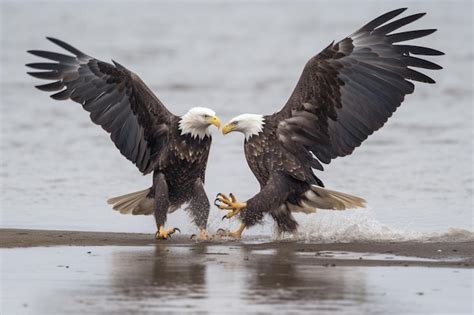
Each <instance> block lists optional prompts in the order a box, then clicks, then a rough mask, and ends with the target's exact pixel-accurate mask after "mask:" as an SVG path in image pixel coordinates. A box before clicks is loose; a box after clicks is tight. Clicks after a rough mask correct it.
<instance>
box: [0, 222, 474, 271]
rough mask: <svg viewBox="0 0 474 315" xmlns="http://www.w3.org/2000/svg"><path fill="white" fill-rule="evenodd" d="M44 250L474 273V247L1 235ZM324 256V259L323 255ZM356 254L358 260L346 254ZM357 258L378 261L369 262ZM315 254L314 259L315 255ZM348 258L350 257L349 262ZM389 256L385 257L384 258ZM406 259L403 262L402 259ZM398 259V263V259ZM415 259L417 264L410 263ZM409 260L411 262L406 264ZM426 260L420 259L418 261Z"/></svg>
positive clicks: (0, 244) (4, 243) (3, 240)
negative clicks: (190, 252) (179, 253)
mask: <svg viewBox="0 0 474 315" xmlns="http://www.w3.org/2000/svg"><path fill="white" fill-rule="evenodd" d="M38 246H42V247H45V246H82V247H87V246H156V247H160V248H172V247H189V248H193V247H196V246H206V247H209V248H211V249H212V248H214V247H215V248H220V247H223V246H226V247H233V248H242V249H244V250H249V251H252V250H257V251H259V250H260V251H261V250H268V251H271V250H285V251H288V252H293V253H294V252H296V253H303V254H305V256H304V257H303V256H301V259H308V257H310V259H311V261H312V263H313V264H314V265H327V264H335V263H338V264H339V265H344V266H406V265H414V266H428V267H468V268H472V267H474V242H473V241H468V242H416V241H408V242H375V241H372V242H351V243H328V244H317V243H312V242H308V241H296V240H282V241H276V242H275V241H269V240H268V239H267V240H266V241H265V238H263V237H257V236H251V237H249V238H244V239H243V240H232V239H226V238H220V237H218V238H217V239H213V240H210V241H199V240H198V241H196V240H193V239H191V236H190V235H179V234H175V235H174V236H173V238H172V239H170V240H166V241H161V240H160V241H156V240H154V235H153V234H144V233H111V232H80V231H50V230H28V229H0V248H16V247H38ZM322 252H323V253H324V254H321V253H322ZM342 252H347V253H349V252H351V253H352V255H347V254H341V253H342ZM357 253H359V254H360V253H365V254H370V255H372V256H374V257H371V258H370V259H363V256H361V255H357ZM310 254H312V255H310ZM346 255H347V256H346ZM384 255H385V256H384ZM396 256H400V257H396ZM395 257H396V259H394V258H395ZM410 257H411V259H410ZM404 258H407V259H404ZM416 258H420V259H416Z"/></svg>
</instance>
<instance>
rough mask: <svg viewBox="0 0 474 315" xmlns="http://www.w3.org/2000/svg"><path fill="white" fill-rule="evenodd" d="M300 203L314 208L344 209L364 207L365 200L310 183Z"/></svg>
mask: <svg viewBox="0 0 474 315" xmlns="http://www.w3.org/2000/svg"><path fill="white" fill-rule="evenodd" d="M301 199H302V200H301V201H302V204H303V205H305V206H306V207H307V206H311V207H314V208H315V209H326V210H346V209H352V208H365V203H366V201H365V200H364V199H362V198H360V197H357V196H353V195H349V194H346V193H343V192H339V191H334V190H329V189H326V188H324V187H320V186H317V185H311V189H309V190H307V191H306V192H305V193H304V194H303V196H302V198H301Z"/></svg>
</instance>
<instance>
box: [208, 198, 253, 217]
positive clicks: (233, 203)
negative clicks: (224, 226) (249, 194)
mask: <svg viewBox="0 0 474 315" xmlns="http://www.w3.org/2000/svg"><path fill="white" fill-rule="evenodd" d="M214 204H215V205H216V206H217V207H218V208H219V209H221V210H231V211H229V212H228V213H227V214H226V215H225V216H223V217H222V220H224V219H230V218H232V217H233V216H235V215H237V214H239V212H240V210H242V209H244V208H245V207H247V204H246V203H245V202H238V201H237V198H236V197H235V195H234V194H233V193H230V194H229V197H227V196H226V195H225V194H223V193H218V194H217V196H216V199H215V200H214Z"/></svg>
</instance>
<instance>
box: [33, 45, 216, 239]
mask: <svg viewBox="0 0 474 315" xmlns="http://www.w3.org/2000/svg"><path fill="white" fill-rule="evenodd" d="M48 40H50V41H51V42H53V43H54V44H56V45H58V46H60V47H61V48H63V49H65V50H66V51H68V52H69V53H70V54H67V55H66V54H62V53H56V52H50V51H43V50H30V51H28V52H29V53H31V54H33V55H35V56H38V57H42V58H45V59H47V61H48V62H39V63H30V64H27V66H28V67H30V68H33V69H36V70H40V71H36V72H28V74H30V75H31V76H33V77H36V78H39V79H43V80H52V82H50V83H48V84H43V85H38V86H36V87H37V88H38V89H39V90H42V91H46V92H55V93H54V94H53V95H51V97H52V98H53V99H56V100H67V99H70V100H72V101H74V102H77V103H79V104H81V105H82V107H83V108H84V110H86V111H88V112H89V113H90V118H91V120H92V122H94V123H95V124H97V125H100V126H101V127H102V128H103V129H104V130H105V131H106V132H107V133H109V134H110V138H111V140H112V142H113V143H114V144H115V146H116V147H117V149H119V150H120V153H121V154H122V155H123V156H124V157H125V158H127V159H128V160H130V161H131V162H132V163H133V164H135V165H136V166H137V168H138V170H139V171H140V172H141V173H143V174H148V173H153V185H152V187H151V188H148V189H145V190H142V191H138V192H134V193H130V194H126V195H123V196H119V197H115V198H111V199H109V200H108V202H109V203H110V204H113V208H114V209H115V210H118V211H120V212H121V213H131V214H153V215H154V216H155V220H156V224H157V227H158V228H159V233H157V238H168V237H169V235H171V234H172V233H174V231H175V230H176V229H174V228H172V229H168V230H165V229H164V224H165V222H166V215H167V213H168V212H171V211H174V210H176V209H177V208H179V207H181V206H182V205H183V204H184V203H188V209H190V210H191V214H192V217H193V220H194V222H195V223H196V225H197V226H198V227H199V228H200V229H201V232H205V228H206V224H207V218H208V214H209V208H210V206H209V201H208V199H207V196H206V193H205V191H204V173H205V171H206V164H207V159H208V156H209V149H210V146H211V135H210V131H209V127H210V125H215V126H216V127H217V128H219V127H220V120H219V118H218V117H217V116H216V115H215V112H214V111H212V110H211V109H208V108H204V107H194V108H191V109H190V110H189V111H188V112H186V113H185V114H184V115H182V116H176V115H174V114H172V113H171V112H170V111H169V110H168V109H167V108H166V107H165V106H164V105H163V103H162V102H161V101H160V100H159V99H158V97H156V95H155V94H154V93H153V92H152V91H151V90H150V89H149V88H148V86H147V85H146V84H145V83H144V82H143V81H142V80H141V79H140V77H139V76H138V75H136V74H135V73H133V72H132V71H130V70H128V69H127V68H125V67H124V66H122V65H120V64H119V63H117V62H115V61H113V64H110V63H107V62H103V61H100V60H98V59H95V58H94V57H91V56H89V55H87V54H85V53H83V52H81V51H80V50H78V49H76V48H74V47H72V46H71V45H69V44H67V43H65V42H63V41H61V40H58V39H55V38H48ZM71 54H72V55H71ZM202 235H207V232H205V233H202Z"/></svg>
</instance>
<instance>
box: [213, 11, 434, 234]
mask: <svg viewBox="0 0 474 315" xmlns="http://www.w3.org/2000/svg"><path fill="white" fill-rule="evenodd" d="M405 10H406V9H398V10H394V11H391V12H388V13H386V14H384V15H382V16H380V17H378V18H376V19H374V20H373V21H371V22H369V23H367V24H366V25H364V26H363V27H362V28H360V29H359V30H357V31H356V32H354V33H353V34H352V35H350V36H348V37H346V38H344V39H343V40H341V41H339V42H338V43H334V42H333V43H331V44H330V45H329V46H327V47H326V48H325V49H323V51H322V52H320V53H319V54H318V55H316V56H314V57H313V58H311V59H310V60H309V61H308V62H307V63H306V66H305V67H304V69H303V73H302V74H301V77H300V79H299V81H298V83H297V85H296V88H295V89H294V91H293V93H292V94H291V96H290V98H289V100H288V101H287V103H286V105H285V106H284V107H283V108H282V109H281V110H280V111H279V112H276V113H274V114H272V115H257V114H243V115H240V116H237V117H235V118H233V119H232V120H231V121H230V122H229V123H227V124H226V125H225V126H224V128H223V130H222V132H223V133H224V134H227V133H229V132H232V131H238V132H241V133H243V134H244V136H245V144H244V147H245V156H246V159H247V162H248V165H249V166H250V169H251V170H252V172H253V173H254V175H255V176H256V178H257V180H258V182H259V183H260V187H261V189H260V192H259V193H258V194H256V195H255V196H253V197H252V198H250V199H249V200H247V201H246V202H238V201H237V199H236V197H235V196H234V195H232V194H231V195H230V196H227V195H225V194H218V195H217V198H216V200H215V204H216V205H217V206H218V207H219V208H221V209H225V210H229V212H228V213H227V215H226V216H224V218H231V217H233V216H234V215H236V214H239V213H240V218H241V220H242V223H241V225H240V227H239V229H238V230H237V231H235V232H231V233H227V234H228V235H229V236H232V237H236V238H238V237H241V234H242V231H243V230H244V229H245V228H246V227H249V226H252V225H254V224H256V223H259V222H261V220H262V218H263V216H264V214H266V213H269V214H270V215H271V216H272V218H273V219H274V220H275V222H276V225H277V227H278V230H279V231H280V232H294V231H295V230H296V229H297V226H298V224H297V222H296V221H295V219H294V218H293V216H292V213H293V212H304V213H311V212H315V211H316V209H332V210H344V209H348V208H356V207H364V204H365V201H364V199H362V198H359V197H355V196H352V195H349V194H345V193H341V192H336V191H333V190H329V189H326V188H324V185H323V183H322V181H321V180H320V179H319V178H318V177H317V176H316V175H315V174H314V172H313V169H318V170H323V166H322V164H321V163H324V164H329V163H330V161H331V160H332V159H335V158H337V157H342V156H346V155H349V154H351V153H352V152H353V150H354V148H356V147H358V146H359V145H360V144H361V143H362V142H363V141H364V140H365V139H367V137H368V136H369V135H371V134H372V133H373V132H374V131H376V130H378V129H380V128H381V127H382V126H383V125H384V123H385V122H386V121H387V119H388V118H389V117H390V116H392V114H393V113H394V112H395V110H396V109H397V107H398V106H400V104H401V103H402V102H403V100H404V98H405V95H407V94H411V93H413V91H414V84H413V83H412V82H410V81H418V82H424V83H435V82H434V81H433V80H432V79H431V78H429V77H428V76H426V75H425V74H422V73H420V72H418V71H417V70H414V69H413V68H425V69H433V70H436V69H441V67H440V66H439V65H437V64H434V63H432V62H430V61H427V60H424V59H421V58H418V57H414V56H412V55H442V54H443V53H442V52H440V51H438V50H434V49H431V48H426V47H420V46H413V45H406V44H398V43H399V42H404V41H408V40H412V39H416V38H420V37H424V36H427V35H429V34H431V33H433V32H434V31H435V30H434V29H425V30H415V31H407V32H399V33H393V32H394V31H395V30H397V29H399V28H400V27H402V26H405V25H407V24H409V23H411V22H413V21H415V20H418V19H419V18H420V17H422V16H423V15H424V13H420V14H414V15H410V16H407V17H404V18H400V19H397V20H394V21H392V19H394V18H395V17H396V16H398V15H399V14H401V13H402V12H403V11H405Z"/></svg>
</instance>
